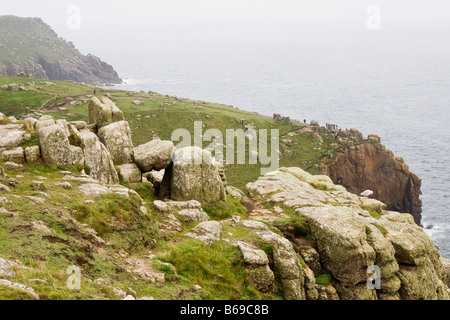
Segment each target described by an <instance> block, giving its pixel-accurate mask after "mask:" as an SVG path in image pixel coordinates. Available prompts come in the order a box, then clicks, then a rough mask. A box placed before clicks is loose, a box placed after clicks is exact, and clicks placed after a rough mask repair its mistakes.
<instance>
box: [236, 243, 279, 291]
mask: <svg viewBox="0 0 450 320" xmlns="http://www.w3.org/2000/svg"><path fill="white" fill-rule="evenodd" d="M237 246H238V247H239V248H240V249H241V252H242V255H243V256H244V261H245V263H246V264H247V268H246V270H247V282H248V284H249V285H251V286H252V287H254V288H256V289H257V290H259V291H262V292H266V291H268V290H270V288H271V287H272V285H273V281H274V274H273V271H272V270H271V269H270V267H269V259H268V257H267V255H266V253H265V252H264V251H262V250H260V249H258V248H257V247H255V246H253V245H251V244H249V243H246V242H243V241H238V243H237Z"/></svg>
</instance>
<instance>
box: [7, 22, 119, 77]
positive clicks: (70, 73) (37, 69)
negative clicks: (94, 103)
mask: <svg viewBox="0 0 450 320" xmlns="http://www.w3.org/2000/svg"><path fill="white" fill-rule="evenodd" d="M21 73H23V74H26V75H30V76H32V77H34V78H41V79H52V80H71V81H76V82H85V83H88V84H92V85H101V84H112V83H121V82H122V80H121V79H120V78H119V76H118V75H117V73H116V71H114V69H113V67H112V66H110V65H109V64H107V63H105V62H103V61H102V60H100V58H98V57H95V56H93V55H90V54H88V55H87V56H84V55H82V54H81V53H80V52H79V51H78V50H77V49H76V48H75V47H74V45H73V44H72V43H71V42H67V41H65V40H63V39H62V38H59V37H58V35H57V34H56V33H55V32H54V31H53V30H52V29H51V28H50V27H49V26H48V25H47V24H45V23H44V22H43V21H42V20H41V19H32V18H18V17H13V16H3V17H0V74H2V75H8V76H16V75H18V74H21Z"/></svg>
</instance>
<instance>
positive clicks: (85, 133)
mask: <svg viewBox="0 0 450 320" xmlns="http://www.w3.org/2000/svg"><path fill="white" fill-rule="evenodd" d="M78 136H79V138H80V141H81V146H82V148H83V155H84V162H85V164H86V165H87V166H88V167H89V168H90V174H89V175H90V176H91V177H93V178H94V179H97V180H99V181H100V182H103V183H109V184H115V183H118V182H119V177H118V175H117V171H116V169H115V167H114V164H113V161H112V157H111V154H110V153H109V151H108V150H107V149H106V147H105V146H104V145H103V143H101V142H100V140H99V139H98V137H97V136H96V135H95V134H94V133H92V132H91V131H89V130H81V131H80V132H79V134H78Z"/></svg>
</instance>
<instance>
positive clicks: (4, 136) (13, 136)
mask: <svg viewBox="0 0 450 320" xmlns="http://www.w3.org/2000/svg"><path fill="white" fill-rule="evenodd" d="M21 128H22V126H20V125H17V124H7V125H0V137H1V139H0V148H6V149H12V148H16V147H18V146H20V144H21V143H22V141H23V135H24V133H25V131H23V130H21Z"/></svg>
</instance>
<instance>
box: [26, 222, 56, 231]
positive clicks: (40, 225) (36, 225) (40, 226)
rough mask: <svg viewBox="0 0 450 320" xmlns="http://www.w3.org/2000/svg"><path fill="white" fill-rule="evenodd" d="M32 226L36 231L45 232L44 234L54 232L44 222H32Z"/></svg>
mask: <svg viewBox="0 0 450 320" xmlns="http://www.w3.org/2000/svg"><path fill="white" fill-rule="evenodd" d="M31 226H32V227H33V228H34V229H36V230H39V231H42V232H44V233H51V232H52V230H50V229H49V228H48V227H47V226H46V225H45V223H44V222H42V221H32V222H31Z"/></svg>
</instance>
